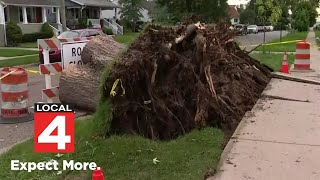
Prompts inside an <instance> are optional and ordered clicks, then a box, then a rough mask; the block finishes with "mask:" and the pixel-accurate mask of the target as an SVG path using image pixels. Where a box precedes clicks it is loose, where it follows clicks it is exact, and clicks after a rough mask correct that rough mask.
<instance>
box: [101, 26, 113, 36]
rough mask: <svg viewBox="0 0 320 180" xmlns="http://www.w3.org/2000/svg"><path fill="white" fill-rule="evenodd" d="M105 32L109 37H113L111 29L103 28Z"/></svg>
mask: <svg viewBox="0 0 320 180" xmlns="http://www.w3.org/2000/svg"><path fill="white" fill-rule="evenodd" d="M103 32H104V33H105V34H107V35H113V31H112V29H111V28H106V27H105V28H103Z"/></svg>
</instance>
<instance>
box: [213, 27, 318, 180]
mask: <svg viewBox="0 0 320 180" xmlns="http://www.w3.org/2000/svg"><path fill="white" fill-rule="evenodd" d="M312 38H314V33H313V32H310V33H309V36H308V41H311V40H312ZM311 43H312V42H311ZM319 57H320V53H319V51H318V50H317V48H314V47H313V48H312V50H311V58H312V61H311V63H312V64H311V67H312V68H313V69H314V70H315V72H307V73H298V72H294V73H292V74H291V75H294V76H297V77H305V78H310V79H314V80H319V77H320V66H319V62H320V59H319ZM263 96H264V97H269V98H261V99H260V100H259V101H258V102H257V104H256V105H255V106H254V108H253V109H252V110H251V111H250V112H247V114H246V115H245V117H244V118H243V119H242V121H241V123H240V124H239V126H238V128H237V130H236V131H235V133H234V134H233V137H232V138H231V140H230V141H229V143H228V145H227V146H226V148H225V150H224V152H223V155H222V158H221V161H220V166H219V169H218V172H217V174H216V175H215V176H214V177H210V178H209V180H253V179H254V180H289V179H290V180H319V179H320V161H319V159H320V140H319V139H320V111H319V110H320V108H319V107H320V85H311V84H306V83H298V82H293V81H287V80H280V79H272V80H271V82H270V83H269V85H268V86H267V88H266V89H265V91H264V92H263ZM270 97H273V98H270Z"/></svg>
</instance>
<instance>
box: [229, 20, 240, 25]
mask: <svg viewBox="0 0 320 180" xmlns="http://www.w3.org/2000/svg"><path fill="white" fill-rule="evenodd" d="M230 21H231V24H232V25H236V24H239V23H240V22H239V21H240V20H239V19H238V18H231V19H230Z"/></svg>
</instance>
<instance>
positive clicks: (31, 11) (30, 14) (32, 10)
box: [19, 7, 37, 23]
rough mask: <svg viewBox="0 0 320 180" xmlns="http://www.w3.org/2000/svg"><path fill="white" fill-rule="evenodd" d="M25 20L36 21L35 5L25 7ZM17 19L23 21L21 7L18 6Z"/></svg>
mask: <svg viewBox="0 0 320 180" xmlns="http://www.w3.org/2000/svg"><path fill="white" fill-rule="evenodd" d="M26 11H27V20H28V22H29V23H36V22H37V14H36V13H37V11H36V8H35V7H27V8H26ZM19 21H20V22H23V9H22V7H19Z"/></svg>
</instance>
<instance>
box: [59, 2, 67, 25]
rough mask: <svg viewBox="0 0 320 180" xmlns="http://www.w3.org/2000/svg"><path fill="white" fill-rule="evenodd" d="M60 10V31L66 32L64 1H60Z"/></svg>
mask: <svg viewBox="0 0 320 180" xmlns="http://www.w3.org/2000/svg"><path fill="white" fill-rule="evenodd" d="M60 9H61V11H60V12H61V23H62V31H67V21H66V4H65V0H60Z"/></svg>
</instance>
